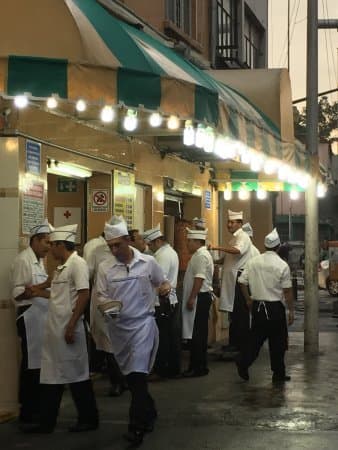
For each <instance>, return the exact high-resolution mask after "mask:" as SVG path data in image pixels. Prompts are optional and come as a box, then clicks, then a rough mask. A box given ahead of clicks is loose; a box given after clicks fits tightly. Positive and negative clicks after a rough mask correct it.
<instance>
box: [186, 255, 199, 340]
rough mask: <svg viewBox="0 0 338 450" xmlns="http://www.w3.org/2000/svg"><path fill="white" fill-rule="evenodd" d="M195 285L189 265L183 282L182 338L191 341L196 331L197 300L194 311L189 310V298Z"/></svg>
mask: <svg viewBox="0 0 338 450" xmlns="http://www.w3.org/2000/svg"><path fill="white" fill-rule="evenodd" d="M193 284H194V277H193V274H192V268H191V266H190V264H188V267H187V270H186V272H185V274H184V280H183V299H182V337H183V339H191V338H192V333H193V329H194V322H195V316H196V303H197V298H195V302H194V308H193V309H192V310H189V309H187V303H188V298H189V295H190V293H191V290H192V287H193Z"/></svg>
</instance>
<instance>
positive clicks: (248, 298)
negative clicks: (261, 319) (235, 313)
mask: <svg viewBox="0 0 338 450" xmlns="http://www.w3.org/2000/svg"><path fill="white" fill-rule="evenodd" d="M239 285H240V288H241V291H242V294H243V296H244V298H245V301H246V304H247V305H248V308H249V309H251V306H252V297H251V296H250V293H249V288H248V286H247V285H246V284H242V283H240V284H239Z"/></svg>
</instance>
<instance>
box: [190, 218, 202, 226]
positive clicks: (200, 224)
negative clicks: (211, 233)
mask: <svg viewBox="0 0 338 450" xmlns="http://www.w3.org/2000/svg"><path fill="white" fill-rule="evenodd" d="M192 222H193V223H194V224H195V226H197V227H201V228H205V219H203V217H194V218H193V219H192Z"/></svg>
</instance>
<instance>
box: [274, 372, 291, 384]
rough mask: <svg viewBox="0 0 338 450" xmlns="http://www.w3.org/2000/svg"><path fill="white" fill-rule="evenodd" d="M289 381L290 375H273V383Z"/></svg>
mask: <svg viewBox="0 0 338 450" xmlns="http://www.w3.org/2000/svg"><path fill="white" fill-rule="evenodd" d="M288 381H291V377H290V375H275V374H273V375H272V382H273V383H286V382H288Z"/></svg>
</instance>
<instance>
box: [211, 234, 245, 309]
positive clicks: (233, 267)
mask: <svg viewBox="0 0 338 450" xmlns="http://www.w3.org/2000/svg"><path fill="white" fill-rule="evenodd" d="M229 246H230V247H235V248H237V249H238V250H239V253H238V254H231V253H226V254H225V257H224V263H223V268H222V282H221V294H220V306H219V309H220V310H221V311H229V312H232V310H233V307H234V300H235V288H236V278H237V272H238V271H239V270H242V269H243V268H244V266H245V264H246V263H247V262H248V260H249V259H250V256H251V253H250V249H251V246H252V243H251V240H250V238H249V236H248V235H247V234H246V233H245V232H244V231H243V230H242V228H239V229H238V230H237V231H236V232H235V233H234V234H233V238H232V239H231V240H230V242H229Z"/></svg>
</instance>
